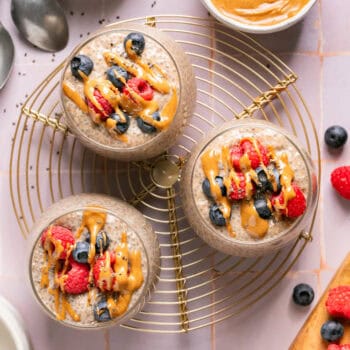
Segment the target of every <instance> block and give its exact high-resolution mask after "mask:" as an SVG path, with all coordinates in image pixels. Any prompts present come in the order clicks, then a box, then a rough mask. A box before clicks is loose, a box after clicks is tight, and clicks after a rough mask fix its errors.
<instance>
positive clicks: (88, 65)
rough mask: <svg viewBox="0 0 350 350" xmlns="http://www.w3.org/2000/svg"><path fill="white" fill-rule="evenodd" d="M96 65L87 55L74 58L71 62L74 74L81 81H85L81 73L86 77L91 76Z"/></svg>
mask: <svg viewBox="0 0 350 350" xmlns="http://www.w3.org/2000/svg"><path fill="white" fill-rule="evenodd" d="M93 68H94V63H93V62H92V60H91V58H90V57H88V56H85V55H78V56H75V57H73V58H72V60H71V61H70V69H71V72H72V74H73V75H74V76H75V77H76V78H78V79H79V80H83V78H82V77H81V76H80V74H79V71H81V72H83V73H84V74H85V75H86V76H88V75H90V73H91V71H92V69H93Z"/></svg>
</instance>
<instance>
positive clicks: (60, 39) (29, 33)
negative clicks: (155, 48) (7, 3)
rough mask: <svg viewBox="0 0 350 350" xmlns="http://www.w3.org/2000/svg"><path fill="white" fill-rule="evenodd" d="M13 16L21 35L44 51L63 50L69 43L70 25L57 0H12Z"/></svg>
mask: <svg viewBox="0 0 350 350" xmlns="http://www.w3.org/2000/svg"><path fill="white" fill-rule="evenodd" d="M11 16H12V19H13V21H14V23H15V25H16V27H17V28H18V30H19V31H20V33H21V34H22V35H23V36H24V37H25V38H26V39H27V40H28V41H29V42H31V43H32V44H33V45H35V46H37V47H39V48H40V49H42V50H45V51H50V52H55V51H60V50H62V49H63V48H64V47H65V46H66V45H67V41H68V24H67V19H66V17H65V14H64V12H63V9H62V8H61V6H60V5H59V4H58V3H57V2H56V0H26V1H23V0H12V3H11Z"/></svg>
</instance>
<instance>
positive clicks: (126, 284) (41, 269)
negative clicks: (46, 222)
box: [31, 210, 148, 327]
mask: <svg viewBox="0 0 350 350" xmlns="http://www.w3.org/2000/svg"><path fill="white" fill-rule="evenodd" d="M55 226H62V227H65V228H69V229H70V230H71V231H72V232H73V234H74V236H75V246H76V244H77V242H83V241H88V242H90V248H89V256H88V263H89V264H87V263H86V264H84V265H85V266H90V273H89V288H88V289H89V290H87V291H85V292H83V293H81V294H76V295H75V294H69V293H66V292H64V290H63V291H62V285H63V286H64V283H65V278H67V277H64V276H65V273H67V272H68V271H69V269H67V268H66V264H67V263H68V264H70V259H72V257H74V255H73V254H69V253H68V255H67V256H66V258H65V259H64V260H63V262H62V261H61V262H60V263H57V261H55V260H54V259H51V261H50V257H53V256H54V255H55V254H56V253H57V252H56V250H62V245H61V244H60V243H57V244H56V242H55V243H54V244H55V249H54V251H52V247H51V252H50V251H48V250H47V244H46V240H48V241H50V238H49V239H46V240H45V244H44V245H42V241H41V239H40V237H39V239H38V240H37V242H36V244H35V247H34V251H33V255H32V260H31V271H32V282H33V285H34V289H35V292H36V294H37V296H38V297H39V299H40V300H41V302H42V303H43V304H44V305H45V307H46V308H47V309H48V310H50V312H51V313H52V314H53V315H55V318H57V319H58V320H61V321H64V322H66V323H69V324H72V325H74V326H83V327H98V326H99V325H101V322H100V321H97V320H96V316H95V315H94V307H95V306H96V304H97V303H98V302H99V301H100V300H101V298H105V299H106V305H107V307H108V310H109V314H110V320H109V321H107V322H103V323H108V322H113V321H115V319H117V318H118V317H119V316H123V314H124V313H126V312H127V311H128V310H130V309H131V308H133V307H134V306H135V305H136V304H137V303H138V302H139V299H140V297H141V295H142V294H143V289H144V283H143V281H144V280H146V279H147V278H148V271H147V257H146V253H145V249H144V246H143V244H142V243H141V241H140V239H139V238H138V236H137V234H136V233H135V231H134V230H133V229H132V228H131V227H130V226H128V225H127V224H126V223H125V222H124V221H123V220H122V219H120V218H118V217H116V216H114V215H112V214H109V213H105V212H103V211H102V210H97V211H91V210H86V211H75V212H71V213H68V214H66V215H64V216H62V217H60V218H58V219H56V220H55V221H54V222H52V225H50V226H49V227H48V230H47V232H48V233H47V234H46V236H47V237H48V236H49V235H50V230H52V229H53V227H55ZM101 230H103V231H104V232H105V233H106V234H107V236H108V237H109V240H110V243H109V246H108V248H107V250H106V251H105V252H104V253H102V252H100V253H98V252H97V251H96V249H95V243H96V234H97V232H99V231H101ZM51 242H52V241H51ZM60 247H61V248H60ZM49 249H50V248H49ZM73 249H74V247H72V249H70V250H68V251H69V252H70V253H71V252H72V250H73ZM113 254H114V255H115V260H116V262H115V263H114V260H112V259H114V257H113V258H112V255H113ZM102 255H103V256H104V257H105V261H104V263H102V265H101V266H102V267H101V270H100V273H99V279H98V281H96V277H95V275H94V273H93V271H94V270H93V269H94V265H96V264H97V263H98V259H99V258H100V257H102ZM50 262H51V263H50ZM47 267H49V268H48V269H47ZM112 268H113V271H112V270H111V269H112ZM58 269H60V271H59V273H58V274H57V272H58ZM61 276H63V277H61ZM96 282H97V283H96ZM112 284H113V286H112ZM112 287H113V288H112ZM63 289H64V287H63Z"/></svg>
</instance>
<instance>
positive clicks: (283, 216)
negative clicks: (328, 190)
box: [181, 119, 318, 257]
mask: <svg viewBox="0 0 350 350" xmlns="http://www.w3.org/2000/svg"><path fill="white" fill-rule="evenodd" d="M181 197H182V202H183V208H184V212H185V214H186V216H187V219H188V221H189V223H190V225H191V226H192V228H193V229H194V230H195V232H196V233H197V234H198V235H199V236H200V237H201V238H202V239H203V240H204V241H205V242H206V243H208V244H209V245H210V246H212V247H213V248H215V249H217V250H219V251H221V252H223V253H226V254H230V255H237V256H246V257H249V256H259V255H264V254H267V253H270V252H272V251H274V250H277V249H280V248H281V247H283V246H285V245H286V244H287V243H288V242H290V241H291V240H293V239H295V238H296V237H297V236H298V235H300V234H301V233H302V232H303V230H304V229H306V228H307V226H308V224H309V223H310V220H311V218H312V217H313V214H314V212H315V208H316V204H317V197H318V180H317V176H316V172H315V169H314V166H313V164H312V160H311V158H310V156H309V154H308V153H307V152H306V150H304V149H303V148H302V147H301V146H300V142H298V140H297V139H296V138H295V137H294V136H293V135H290V134H289V133H288V132H287V131H286V130H284V129H282V128H280V127H278V126H276V125H274V124H272V123H270V122H266V121H262V120H256V119H244V120H235V121H232V122H227V123H225V124H223V125H222V126H221V127H219V128H218V129H215V130H213V131H212V132H210V133H209V134H208V135H207V136H206V137H205V139H204V140H203V141H202V142H200V143H199V144H198V145H196V147H195V148H194V150H193V152H192V154H191V157H190V159H189V160H188V162H187V163H186V165H185V168H184V169H183V172H182V176H181Z"/></svg>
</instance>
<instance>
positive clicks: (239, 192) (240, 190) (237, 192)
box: [229, 173, 246, 200]
mask: <svg viewBox="0 0 350 350" xmlns="http://www.w3.org/2000/svg"><path fill="white" fill-rule="evenodd" d="M235 175H236V178H235V179H231V188H230V192H229V197H230V198H231V200H239V199H243V198H245V196H246V188H245V187H246V183H245V176H244V174H243V173H236V174H235ZM236 181H237V182H238V186H237V183H236Z"/></svg>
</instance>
